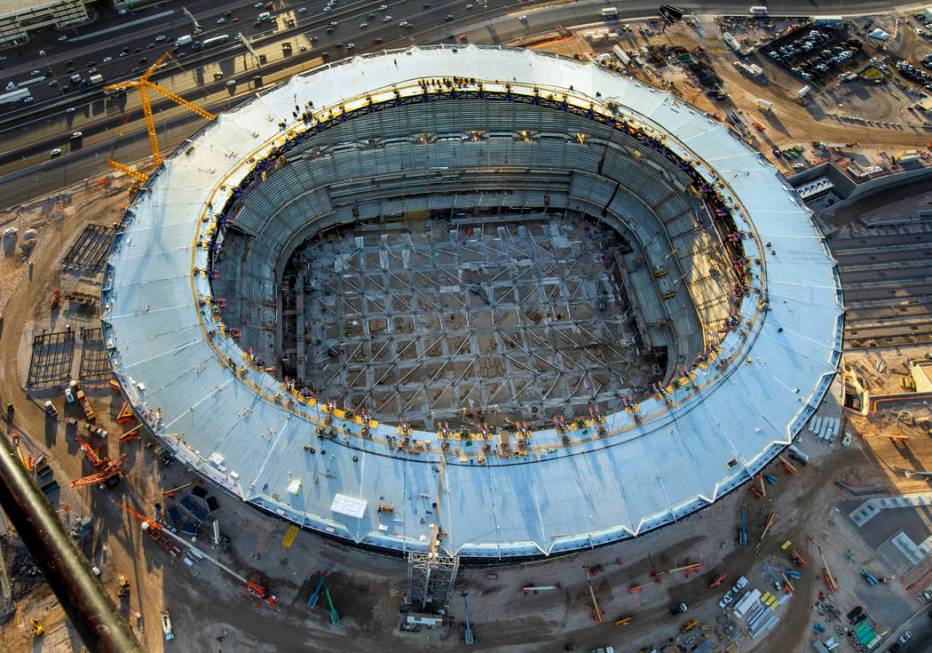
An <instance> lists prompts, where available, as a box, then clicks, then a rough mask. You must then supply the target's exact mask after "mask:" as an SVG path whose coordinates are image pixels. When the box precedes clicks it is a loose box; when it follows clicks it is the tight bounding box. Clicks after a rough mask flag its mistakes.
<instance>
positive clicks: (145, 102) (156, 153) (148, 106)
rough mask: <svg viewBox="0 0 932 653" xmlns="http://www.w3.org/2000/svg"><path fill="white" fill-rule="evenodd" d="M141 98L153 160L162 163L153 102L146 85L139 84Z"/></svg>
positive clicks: (156, 163) (158, 164)
mask: <svg viewBox="0 0 932 653" xmlns="http://www.w3.org/2000/svg"><path fill="white" fill-rule="evenodd" d="M139 98H140V99H141V100H142V112H143V113H144V114H145V116H146V131H147V132H148V133H149V148H150V149H151V150H152V160H153V161H155V165H156V166H160V165H162V161H163V160H164V159H162V150H161V149H160V148H159V138H158V136H157V135H156V133H155V118H154V117H153V116H152V103H151V102H150V101H149V94H148V93H146V89H145V86H144V85H143V84H140V85H139Z"/></svg>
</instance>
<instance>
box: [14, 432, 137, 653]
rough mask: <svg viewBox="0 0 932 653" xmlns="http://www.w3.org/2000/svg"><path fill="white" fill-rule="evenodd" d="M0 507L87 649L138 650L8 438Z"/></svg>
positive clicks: (123, 652) (109, 652) (99, 651)
mask: <svg viewBox="0 0 932 653" xmlns="http://www.w3.org/2000/svg"><path fill="white" fill-rule="evenodd" d="M8 423H9V422H8ZM8 434H9V430H8ZM0 506H2V507H3V510H4V512H6V514H7V517H9V519H10V521H11V522H12V523H13V527H14V528H15V529H16V532H17V533H18V535H19V537H20V539H21V540H22V541H23V543H24V544H25V545H26V548H27V549H28V550H29V553H30V554H31V555H32V557H33V559H34V561H35V563H36V566H38V567H39V569H41V570H42V572H43V573H44V574H45V579H46V580H47V581H48V584H49V586H50V587H51V588H52V591H53V592H55V596H56V597H58V600H59V602H60V603H61V605H62V607H63V608H64V609H65V613H67V615H68V618H69V619H71V623H72V624H74V627H75V628H76V629H77V631H78V634H80V635H81V639H82V640H83V642H84V645H85V646H86V647H87V648H88V650H90V651H93V652H94V653H143V650H142V647H141V646H140V645H139V642H138V641H136V638H135V636H134V635H133V633H132V632H131V631H130V628H129V625H128V624H127V623H126V621H125V620H124V619H123V618H122V616H121V615H120V614H119V612H117V609H116V607H115V606H114V605H113V602H112V601H111V600H110V598H109V597H108V596H107V594H106V593H105V591H104V588H103V585H101V584H100V581H98V580H97V579H96V578H95V577H94V576H93V575H92V574H91V571H90V569H89V568H88V563H87V561H86V560H85V559H84V557H83V556H82V555H81V552H80V551H78V549H77V547H76V546H75V544H74V542H72V540H71V538H70V537H68V535H67V534H66V533H65V529H64V528H63V527H62V524H61V522H60V521H59V520H58V516H57V515H56V514H55V513H54V512H53V511H52V508H51V506H50V505H49V504H48V502H47V501H46V499H45V497H44V496H43V495H42V493H41V492H40V491H39V489H38V488H37V487H36V486H35V485H34V484H33V482H32V479H30V477H29V475H28V474H27V473H26V470H25V469H24V468H23V466H22V464H21V463H20V461H19V458H18V457H17V456H16V455H15V454H14V453H13V452H12V451H10V446H9V442H8V441H5V442H4V443H3V446H0Z"/></svg>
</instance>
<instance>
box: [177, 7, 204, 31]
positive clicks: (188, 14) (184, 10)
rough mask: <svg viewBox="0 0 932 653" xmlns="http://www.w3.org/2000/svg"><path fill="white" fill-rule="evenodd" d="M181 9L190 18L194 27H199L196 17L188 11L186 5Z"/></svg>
mask: <svg viewBox="0 0 932 653" xmlns="http://www.w3.org/2000/svg"><path fill="white" fill-rule="evenodd" d="M181 11H183V12H184V15H185V16H187V17H188V18H190V19H191V23H192V24H193V25H194V29H201V24H200V23H199V22H197V18H195V17H194V15H193V14H192V13H191V12H190V11H188V8H187V7H182V8H181Z"/></svg>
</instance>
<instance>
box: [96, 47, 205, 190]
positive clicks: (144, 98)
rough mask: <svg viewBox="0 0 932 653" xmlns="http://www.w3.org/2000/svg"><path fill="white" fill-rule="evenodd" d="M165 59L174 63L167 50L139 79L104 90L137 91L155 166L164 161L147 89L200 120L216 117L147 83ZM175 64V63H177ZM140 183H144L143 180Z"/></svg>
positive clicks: (165, 90)
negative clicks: (134, 89) (133, 89)
mask: <svg viewBox="0 0 932 653" xmlns="http://www.w3.org/2000/svg"><path fill="white" fill-rule="evenodd" d="M166 59H172V61H175V60H174V58H172V56H171V52H170V51H169V50H166V51H165V52H163V53H162V54H160V55H159V57H158V58H157V59H156V60H155V62H154V63H153V64H152V65H151V66H149V68H148V69H147V70H146V71H145V72H144V73H143V74H142V75H141V76H140V77H139V79H135V80H131V81H126V82H117V83H115V84H109V85H108V86H106V87H105V89H106V90H108V91H120V90H123V89H128V88H136V89H139V101H140V103H141V104H142V112H143V114H144V115H145V120H146V133H147V134H148V135H149V149H150V150H151V151H152V160H153V161H154V162H155V165H156V166H159V165H162V162H163V161H164V159H163V158H162V150H161V148H160V147H159V139H158V135H157V134H156V131H155V117H154V116H153V115H152V100H151V99H150V98H149V93H148V90H149V89H152V90H153V91H155V92H156V93H158V94H159V95H162V96H164V97H166V98H168V99H169V100H171V101H172V102H174V103H175V104H178V105H181V106H183V107H184V108H185V109H187V110H188V111H192V112H194V113H195V114H197V115H198V116H200V117H201V118H205V119H207V120H214V119H216V116H215V115H214V114H212V113H211V112H209V111H206V110H204V109H202V108H200V107H199V106H197V105H196V104H194V103H192V102H189V101H188V100H185V99H184V98H183V97H181V96H180V95H178V94H176V93H172V92H171V91H169V90H168V89H167V88H163V87H161V86H159V85H158V84H156V83H155V82H150V81H149V78H150V77H152V75H153V74H154V73H155V71H156V70H157V69H158V68H159V66H161V65H162V64H163V63H164V62H165V60H166ZM175 63H177V61H176V62H175ZM114 163H115V162H111V165H113V166H114V167H115V168H117V169H118V170H122V171H123V172H127V174H131V173H129V172H128V171H127V169H126V168H121V167H119V166H117V165H114ZM133 177H134V179H138V177H135V176H133ZM140 181H145V179H142V180H140Z"/></svg>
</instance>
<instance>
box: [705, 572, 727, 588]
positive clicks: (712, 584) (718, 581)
mask: <svg viewBox="0 0 932 653" xmlns="http://www.w3.org/2000/svg"><path fill="white" fill-rule="evenodd" d="M726 578H728V572H727V571H726V572H724V573H721V574H719V575H718V576H716V577H715V578H713V579H712V580H711V581H710V582H709V587H710V588H712V587H718V586H719V585H721V584H722V583H724V582H725V579H726Z"/></svg>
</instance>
